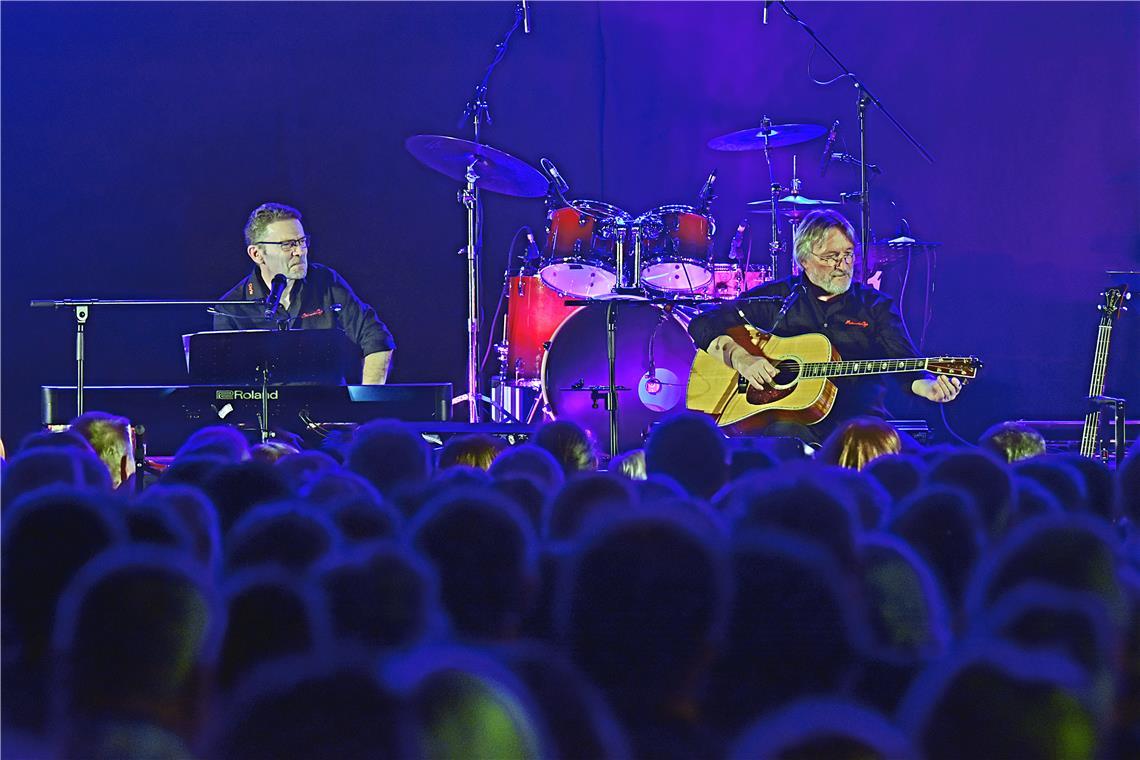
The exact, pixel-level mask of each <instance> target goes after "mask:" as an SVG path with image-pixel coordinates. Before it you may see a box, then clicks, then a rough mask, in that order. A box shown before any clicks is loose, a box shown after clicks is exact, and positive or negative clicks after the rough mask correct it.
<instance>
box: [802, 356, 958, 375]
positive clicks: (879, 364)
mask: <svg viewBox="0 0 1140 760" xmlns="http://www.w3.org/2000/svg"><path fill="white" fill-rule="evenodd" d="M930 361H931V360H930V359H859V360H851V361H838V362H808V363H805V364H804V365H803V367H802V368H801V370H800V377H801V378H820V377H852V376H854V375H885V374H890V373H894V372H922V371H924V370H926V368H927V366H928V364H929V362H930ZM939 361H947V359H945V358H942V359H940V360H939ZM961 361H969V360H968V359H962V360H961Z"/></svg>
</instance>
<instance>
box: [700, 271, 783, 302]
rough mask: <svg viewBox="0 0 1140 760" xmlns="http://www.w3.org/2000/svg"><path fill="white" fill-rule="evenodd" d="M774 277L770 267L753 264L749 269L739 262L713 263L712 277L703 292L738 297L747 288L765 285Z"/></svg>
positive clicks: (721, 296) (715, 296) (719, 296)
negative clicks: (744, 268) (742, 266)
mask: <svg viewBox="0 0 1140 760" xmlns="http://www.w3.org/2000/svg"><path fill="white" fill-rule="evenodd" d="M771 279H772V274H771V270H770V269H769V268H768V267H757V266H752V267H749V268H748V271H745V270H743V269H742V268H741V267H740V265H739V264H727V263H725V264H722V263H720V262H717V263H716V264H713V272H712V279H711V280H710V281H709V284H708V286H707V287H706V288H705V289H704V291H703V294H704V295H706V296H712V297H713V298H736V297H738V296H739V295H740V294H741V293H743V292H744V291H746V290H751V289H752V288H754V287H756V286H757V285H763V284H764V283H766V282H769V281H770V280H771Z"/></svg>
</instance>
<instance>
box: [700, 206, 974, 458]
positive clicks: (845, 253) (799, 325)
mask: <svg viewBox="0 0 1140 760" xmlns="http://www.w3.org/2000/svg"><path fill="white" fill-rule="evenodd" d="M794 255H795V258H796V261H797V262H798V263H799V265H800V267H801V269H802V270H803V274H802V275H800V276H794V277H789V278H787V279H784V280H779V281H776V282H770V283H767V284H765V285H761V286H759V287H757V288H753V289H752V290H749V291H747V292H746V293H745V294H744V296H743V297H742V300H740V301H737V302H733V303H728V304H723V305H721V306H719V307H717V308H716V309H713V310H711V311H708V312H706V313H704V314H701V315H700V316H698V317H696V318H695V319H694V320H693V321H692V323H691V324H690V325H689V334H690V335H692V337H693V339H694V340H695V341H696V343H697V345H698V346H700V347H702V348H704V349H705V351H707V352H708V354H709V355H710V356H712V357H715V358H716V359H719V360H720V361H722V362H724V364H725V365H727V366H728V367H731V368H732V369H733V370H735V371H736V372H737V373H739V375H740V377H741V378H743V379H744V380H746V381H747V382H748V385H749V386H750V387H751V388H752V389H755V391H756V392H760V393H767V394H770V395H771V396H772V397H775V389H776V388H779V387H783V386H785V385H786V383H787V382H788V378H787V376H786V370H787V369H788V367H789V366H792V365H793V363H792V362H784V363H781V362H780V361H778V360H776V359H775V357H774V356H773V354H772V353H768V355H767V356H764V355H755V353H750V352H749V350H747V349H745V348H744V347H743V346H742V345H741V342H742V341H741V334H742V329H743V328H745V327H747V328H755V329H756V331H762V333H767V332H770V333H771V334H772V335H773V336H776V337H777V338H785V337H786V338H790V337H792V336H802V335H805V334H807V333H820V334H822V335H824V336H826V337H827V339H828V340H829V341H830V342H831V346H832V347H833V349H834V351H835V352H837V353H838V354H839V356H840V357H842V359H843V360H844V361H843V362H842V364H843V365H852V364H853V362H852V360H869V359H909V358H913V357H917V356H918V352H917V351H916V350H915V347H914V344H913V343H912V342H911V339H910V335H908V334H907V330H906V326H905V325H904V324H903V321H902V317H901V316H900V314H899V311H898V308H897V307H896V306H895V304H894V301H893V300H892V299H891V298H889V297H888V296H886V295H884V294H882V293H880V292H879V291H877V290H875V289H873V288H871V287H869V286H867V285H863V284H862V283H853V282H852V274H853V269H854V261H855V231H854V229H853V228H852V227H851V224H850V223H849V222H848V221H847V220H846V219H845V218H843V216H842V215H840V214H838V213H836V212H834V211H813V212H812V213H810V214H808V215H807V216H806V217H805V218H804V220H803V221H802V222H801V223H800V225H799V226H798V227H797V228H796V234H795V248H794ZM793 295H794V297H793ZM747 296H777V297H779V298H782V299H784V300H783V303H780V302H779V301H747V300H743V299H744V298H746V297H747ZM782 310H786V311H784V312H783V313H781V312H782ZM774 325H775V328H774V329H773V326H774ZM730 332H731V333H732V334H733V335H732V336H730V335H729V333H730ZM762 333H761V334H762ZM749 334H751V335H752V336H753V340H752V342H753V344H755V345H760V344H759V343H758V342H757V340H756V337H755V336H756V332H755V331H753V332H751V333H749ZM745 342H747V341H745ZM772 342H776V341H775V339H773V341H772ZM757 353H758V352H757ZM825 363H826V362H825ZM831 364H832V365H835V363H831ZM866 364H867V365H868V367H860V366H858V365H855V366H853V367H852V366H845V367H844V368H843V371H842V372H839V373H838V374H833V373H832V372H830V371H827V369H826V368H824V369H821V370H820V372H827V374H826V377H827V378H828V381H829V382H833V383H834V393H832V394H831V395H830V398H829V400H828V402H829V403H828V408H829V409H830V412H828V410H827V409H823V410H822V414H823V416H824V418H823V419H818V415H817V418H816V419H811V418H810V416H808V417H805V418H803V419H799V418H797V417H796V416H795V415H794V414H793V413H791V412H780V413H779V414H778V415H770V416H769V418H768V419H769V421H768V422H767V424H766V425H765V426H764V427H763V432H764V433H765V434H766V435H784V436H795V437H797V438H800V439H802V440H804V441H806V442H808V443H819V442H820V441H822V440H823V439H824V438H825V437H826V436H827V434H828V433H830V432H831V431H832V430H833V429H834V428H835V427H836V426H837V425H838V424H840V423H842V422H843V421H845V420H848V419H850V418H851V417H855V416H859V415H873V416H877V417H883V418H886V417H887V416H888V413H887V410H886V408H885V407H884V405H883V402H884V398H885V395H886V390H887V387H886V375H885V374H876V373H878V372H898V371H900V370H899V369H897V368H893V369H889V370H883V369H880V368H879V366H878V365H879V364H880V363H878V362H876V363H871V362H867V363H866ZM882 364H884V365H885V362H884V363H882ZM718 366H719V365H718ZM797 366H798V365H797ZM819 366H822V364H819ZM836 366H838V365H836ZM723 371H724V370H720V372H723ZM920 371H921V370H920ZM696 372H697V365H696V364H694V373H696ZM843 375H847V376H843ZM819 376H820V377H823V376H824V375H819ZM897 377H899V378H903V379H904V380H905V381H908V382H907V384H908V385H909V388H910V390H911V392H913V393H914V394H916V395H918V396H921V397H922V398H925V399H928V400H930V401H934V402H937V403H945V402H947V401H952V400H953V399H954V398H955V397H956V396H957V395H958V391H959V390H960V389H961V386H962V383H961V381H960V380H959V378H958V377H954V376H952V375H951V376H947V375H934V374H930V373H928V372H921V376H920V377H917V378H915V374H914V373H908V374H900V375H897ZM690 395H692V391H691V392H690ZM752 395H753V392H752V391H749V398H750V399H751V396H752ZM821 395H822V394H821ZM831 402H833V405H832V403H831ZM690 406H694V405H693V404H690ZM817 406H821V407H822V406H823V405H822V404H817ZM694 408H698V407H694ZM757 408H759V407H757ZM705 411H711V410H708V409H706V410H705ZM773 416H774V417H775V421H771V419H772V417H773ZM721 424H724V423H723V422H722V423H721Z"/></svg>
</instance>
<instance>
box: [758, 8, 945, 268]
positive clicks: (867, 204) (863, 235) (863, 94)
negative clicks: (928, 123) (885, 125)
mask: <svg viewBox="0 0 1140 760" xmlns="http://www.w3.org/2000/svg"><path fill="white" fill-rule="evenodd" d="M777 2H778V4H779V6H780V9H781V10H783V11H784V15H786V16H787V17H788V18H790V19H791V20H792V21H794V22H795V23H797V24H799V26H800V27H801V28H802V29H803V30H804V32H806V33H807V35H808V36H809V37H811V39H812V41H813V42H814V43H815V44H816V45H818V46H819V47H820V49H821V50H823V52H825V53H827V56H828V58H830V59H831V60H832V61H833V62H834V63H835V65H836V66H838V67H839V69H840V70H841V71H842V72H843V75H844V76H846V77H847V78H849V79H850V80H851V81H852V83H854V85H855V89H856V90H857V91H858V92H859V100H858V104H857V105H858V111H859V164H860V165H859V206H860V214H859V216H860V229H859V247H860V249H861V257H860V264H861V266H862V273H863V276H862V279H863V281H866V279H867V276H868V269H869V268H870V267H869V262H868V260H867V255H868V254H867V248H868V243H870V242H871V239H870V236H871V194H870V191H869V188H868V186H867V185H868V176H867V168H868V164H867V104H868V103H871V104H873V105H874V106H875V107H876V108H878V109H879V111H880V112H881V113H882V114H883V115H884V116H886V117H887V120H888V121H890V122H891V124H894V125H895V129H897V130H898V131H899V132H901V133H902V135H903V137H905V138H906V139H907V142H909V143H910V144H911V145H913V146H914V148H915V150H917V151H918V152H919V154H920V155H921V156H922V157H923V158H925V159H926V160H927V161H928V162H930V163H934V157H933V156H931V155H930V153H929V152H928V151H927V150H926V148H924V147H922V144H921V143H919V141H918V140H916V139H915V137H914V136H913V135H912V134H911V133H910V132H908V131H907V129H906V127H904V126H903V125H902V124H900V123H899V121H898V119H896V118H895V117H894V116H892V115H891V112H890V111H888V110H887V107H886V106H884V105H883V103H882V101H880V100H879V99H878V98H876V97H875V96H874V95H873V94H871V91H870V90H868V89H867V86H866V85H864V84H863V82H862V80H860V79H859V77H857V76H855V74H854V72H852V71H851V69H849V68H847V67H846V66H845V65H843V61H841V60H839V58H838V57H837V56H836V55H835V53H833V52H831V49H830V48H828V47H827V45H824V44H823V41H822V40H821V39H820V38H819V36H818V35H817V34H816V33H815V32H814V31H813V30H812V28H811V27H810V26H808V25H807V24H806V23H804V21H803V20H802V19H801V18H800V17H799V16H797V15H796V14H795V13H794V12H793V11H792V9H791V8H789V7H788V3H787V0H777Z"/></svg>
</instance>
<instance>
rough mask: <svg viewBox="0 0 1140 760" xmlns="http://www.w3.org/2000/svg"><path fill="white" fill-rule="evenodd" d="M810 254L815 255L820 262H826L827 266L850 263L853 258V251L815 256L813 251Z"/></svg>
mask: <svg viewBox="0 0 1140 760" xmlns="http://www.w3.org/2000/svg"><path fill="white" fill-rule="evenodd" d="M812 256H815V257H816V258H817V259H819V260H820V262H821V263H823V264H827V265H828V266H829V267H838V266H839V265H841V264H850V263H851V262H853V261H854V260H855V252H854V251H852V252H851V253H835V254H832V255H831V256H816V254H814V253H813V254H812Z"/></svg>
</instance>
